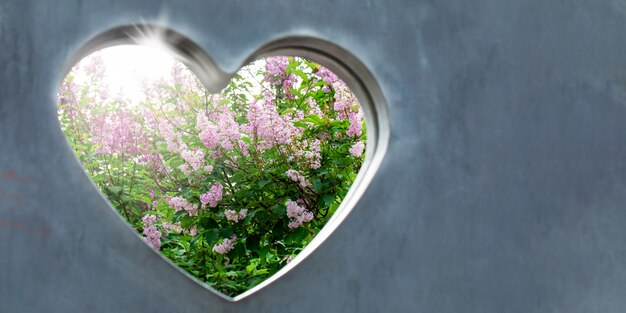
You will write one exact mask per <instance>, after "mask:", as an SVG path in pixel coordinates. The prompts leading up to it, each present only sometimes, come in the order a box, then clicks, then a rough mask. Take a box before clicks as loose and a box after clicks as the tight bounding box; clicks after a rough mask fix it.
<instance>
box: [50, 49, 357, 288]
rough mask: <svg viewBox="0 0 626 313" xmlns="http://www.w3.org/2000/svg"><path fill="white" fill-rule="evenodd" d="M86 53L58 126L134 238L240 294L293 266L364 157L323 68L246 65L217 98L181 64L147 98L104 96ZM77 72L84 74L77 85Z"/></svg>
mask: <svg viewBox="0 0 626 313" xmlns="http://www.w3.org/2000/svg"><path fill="white" fill-rule="evenodd" d="M105 70H106V67H105V65H103V64H102V62H101V60H100V59H99V58H98V56H97V54H96V55H95V57H89V58H87V59H85V60H83V61H81V62H80V63H79V64H77V66H76V67H75V68H74V69H73V70H72V72H71V73H70V74H69V75H68V76H67V78H66V79H65V81H64V82H63V84H62V86H61V87H60V89H59V94H58V96H59V98H58V99H59V100H58V101H59V106H58V108H59V120H60V122H61V126H62V129H63V131H64V132H65V134H66V136H67V138H68V141H69V143H70V144H71V145H72V147H73V148H74V149H75V151H76V154H77V155H78V157H79V159H80V160H81V162H82V163H83V165H84V168H85V170H86V171H87V172H88V173H89V175H90V176H91V177H92V179H93V180H94V182H95V183H96V184H97V185H98V186H99V187H100V188H101V190H102V192H103V193H104V194H105V195H106V196H107V197H108V199H109V201H110V202H111V204H112V205H113V206H114V207H115V208H116V209H117V210H118V211H119V212H120V214H121V215H122V216H123V217H124V218H125V219H126V220H127V221H128V222H129V223H130V225H132V226H133V227H134V228H135V229H136V230H137V232H138V233H139V234H141V235H142V237H143V238H144V241H145V242H146V243H147V244H148V245H150V246H151V247H153V248H154V249H157V250H160V251H161V253H163V254H164V255H165V256H167V257H168V258H170V259H171V260H172V261H173V262H174V263H176V264H177V265H178V266H179V267H181V268H183V269H185V270H187V271H188V272H189V273H191V274H192V275H194V276H195V277H197V278H198V279H199V280H201V281H203V282H205V283H206V284H208V285H210V286H212V287H214V288H215V289H217V290H219V291H221V292H223V293H225V294H227V295H231V296H233V295H237V294H239V293H241V292H243V291H245V290H247V289H249V288H251V287H253V286H255V285H257V284H258V283H260V282H261V281H263V280H265V279H266V278H268V277H269V276H271V275H272V274H274V273H275V272H276V271H278V270H279V269H280V268H281V267H282V266H284V265H285V264H286V263H288V262H289V261H290V260H292V259H293V258H294V257H295V256H296V255H297V253H298V252H300V251H301V250H302V248H303V247H304V246H306V244H307V243H309V242H310V241H311V240H312V238H313V237H314V236H315V235H316V234H317V233H318V232H319V230H320V229H321V228H322V227H323V226H324V224H325V223H326V221H327V220H328V218H329V217H330V216H331V215H332V214H333V213H334V212H335V210H336V209H337V208H338V206H339V204H340V203H341V201H342V200H343V198H344V196H345V195H346V193H347V191H348V189H349V188H350V186H351V184H352V182H353V181H354V179H355V177H356V174H357V172H358V170H359V169H360V167H361V164H362V162H363V159H364V149H365V144H364V143H365V141H366V129H365V123H364V121H363V112H362V111H361V108H360V106H359V103H358V101H357V99H356V97H355V95H354V94H353V93H352V92H351V91H350V90H349V88H348V87H347V86H346V84H345V83H344V82H343V81H342V80H341V79H339V78H338V77H337V76H336V75H335V74H334V73H332V72H331V71H330V70H328V69H327V68H325V67H323V66H321V65H319V64H316V63H313V62H310V61H308V60H305V59H302V58H297V57H284V56H278V57H270V58H267V59H264V60H259V61H256V62H254V63H253V64H251V65H249V66H247V67H244V68H243V69H242V70H241V71H240V72H239V73H237V74H236V75H235V77H234V78H233V79H232V81H231V82H230V83H229V84H228V86H227V87H226V88H225V89H224V90H223V91H222V92H221V93H219V94H210V93H208V92H207V91H206V90H205V88H204V87H203V86H202V84H201V83H200V82H199V81H198V80H197V79H196V77H195V76H194V75H193V74H192V73H191V72H190V71H189V70H187V69H186V68H185V67H184V66H182V65H181V64H176V65H175V66H174V67H173V68H172V75H171V76H170V77H168V78H167V79H160V80H154V81H150V82H147V83H146V85H145V100H144V101H143V102H142V103H141V104H140V105H136V104H132V103H131V101H130V100H129V99H126V98H124V96H120V95H117V96H114V97H111V96H110V95H109V92H107V91H106V86H105V84H104V82H103V79H102V78H103V75H104V73H105ZM79 73H86V74H88V75H91V76H90V79H89V80H88V81H87V82H85V83H80V84H79V83H77V80H76V79H75V78H76V76H77V75H78V74H79Z"/></svg>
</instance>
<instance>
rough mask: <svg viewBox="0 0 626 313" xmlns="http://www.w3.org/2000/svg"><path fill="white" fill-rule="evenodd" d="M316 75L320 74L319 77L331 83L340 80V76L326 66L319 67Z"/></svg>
mask: <svg viewBox="0 0 626 313" xmlns="http://www.w3.org/2000/svg"><path fill="white" fill-rule="evenodd" d="M315 75H317V76H319V78H321V79H322V80H323V81H325V82H327V83H330V84H332V83H335V82H337V81H338V80H339V77H337V75H335V73H333V72H331V71H330V70H329V69H328V68H326V67H324V66H320V67H319V68H318V69H317V72H316V73H315Z"/></svg>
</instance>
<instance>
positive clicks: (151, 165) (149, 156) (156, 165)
mask: <svg viewBox="0 0 626 313" xmlns="http://www.w3.org/2000/svg"><path fill="white" fill-rule="evenodd" d="M138 162H139V164H145V165H146V168H148V170H150V171H152V172H153V173H155V174H167V169H166V168H165V166H163V164H164V163H165V162H164V160H163V156H161V154H160V153H159V152H153V153H149V152H147V153H144V154H143V155H141V156H140V157H139V159H138Z"/></svg>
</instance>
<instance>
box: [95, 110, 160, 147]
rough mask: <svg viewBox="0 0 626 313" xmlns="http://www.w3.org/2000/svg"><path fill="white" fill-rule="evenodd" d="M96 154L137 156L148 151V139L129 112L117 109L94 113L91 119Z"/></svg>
mask: <svg viewBox="0 0 626 313" xmlns="http://www.w3.org/2000/svg"><path fill="white" fill-rule="evenodd" d="M91 125H92V128H91V133H92V134H91V135H92V138H93V142H94V143H95V144H96V149H95V151H94V152H95V153H96V154H109V153H113V154H124V155H125V156H126V157H130V156H139V155H142V154H145V153H147V152H148V146H149V145H150V139H149V137H148V134H147V133H146V132H145V131H144V129H143V127H142V125H141V124H140V123H138V122H137V121H136V120H135V119H134V116H133V114H132V113H131V112H129V111H126V110H118V111H115V112H108V113H102V114H99V115H96V116H95V117H93V118H92V120H91Z"/></svg>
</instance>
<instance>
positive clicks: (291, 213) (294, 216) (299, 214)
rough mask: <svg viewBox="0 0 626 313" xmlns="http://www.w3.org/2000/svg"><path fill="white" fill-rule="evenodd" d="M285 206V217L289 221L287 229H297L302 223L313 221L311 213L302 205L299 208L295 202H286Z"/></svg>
mask: <svg viewBox="0 0 626 313" xmlns="http://www.w3.org/2000/svg"><path fill="white" fill-rule="evenodd" d="M285 206H287V217H289V218H290V219H291V220H290V221H289V225H287V226H288V227H289V228H292V229H293V228H298V227H300V225H302V223H306V222H310V221H311V220H313V213H312V212H310V211H308V210H307V209H306V207H305V206H304V205H302V206H300V205H298V203H297V202H296V201H292V200H288V201H287V202H286V203H285Z"/></svg>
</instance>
